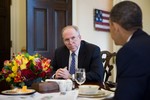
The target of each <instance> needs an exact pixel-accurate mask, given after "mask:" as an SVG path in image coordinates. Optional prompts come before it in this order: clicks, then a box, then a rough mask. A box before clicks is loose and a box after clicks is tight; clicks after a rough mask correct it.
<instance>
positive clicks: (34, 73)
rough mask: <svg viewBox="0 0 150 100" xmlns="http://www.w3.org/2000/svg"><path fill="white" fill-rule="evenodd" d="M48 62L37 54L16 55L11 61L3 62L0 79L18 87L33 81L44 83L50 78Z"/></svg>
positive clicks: (50, 70)
mask: <svg viewBox="0 0 150 100" xmlns="http://www.w3.org/2000/svg"><path fill="white" fill-rule="evenodd" d="M50 62H51V60H50V59H47V58H44V57H42V56H41V55H39V54H35V55H32V56H31V55H29V54H28V53H18V54H17V55H14V56H13V58H12V59H11V60H6V61H4V67H3V68H2V71H1V72H0V79H1V80H6V82H8V83H10V84H11V85H13V86H19V87H23V86H24V85H26V82H29V81H34V80H35V79H41V80H43V81H44V80H45V79H46V78H49V77H50V75H51V72H52V66H50Z"/></svg>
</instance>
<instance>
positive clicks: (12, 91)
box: [1, 89, 36, 95]
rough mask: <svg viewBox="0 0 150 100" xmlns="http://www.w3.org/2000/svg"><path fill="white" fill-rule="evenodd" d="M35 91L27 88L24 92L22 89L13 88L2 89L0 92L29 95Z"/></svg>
mask: <svg viewBox="0 0 150 100" xmlns="http://www.w3.org/2000/svg"><path fill="white" fill-rule="evenodd" d="M35 92H36V91H35V90H34V89H27V91H26V92H23V91H22V89H13V90H5V91H2V92H1V93H2V94H4V95H29V94H33V93H35Z"/></svg>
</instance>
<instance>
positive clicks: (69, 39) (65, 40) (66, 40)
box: [64, 36, 79, 43]
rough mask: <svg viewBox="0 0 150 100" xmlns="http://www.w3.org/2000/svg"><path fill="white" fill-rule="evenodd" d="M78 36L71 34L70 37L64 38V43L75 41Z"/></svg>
mask: <svg viewBox="0 0 150 100" xmlns="http://www.w3.org/2000/svg"><path fill="white" fill-rule="evenodd" d="M78 37H79V36H73V37H71V38H67V39H64V43H70V42H75V41H76V40H77V38H78Z"/></svg>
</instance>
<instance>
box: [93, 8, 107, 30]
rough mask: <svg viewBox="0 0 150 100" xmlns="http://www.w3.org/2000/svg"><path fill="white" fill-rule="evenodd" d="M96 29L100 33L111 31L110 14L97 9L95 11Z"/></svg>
mask: <svg viewBox="0 0 150 100" xmlns="http://www.w3.org/2000/svg"><path fill="white" fill-rule="evenodd" d="M94 14H95V15H94V27H95V30H99V31H107V32H109V31H110V27H109V12H107V11H103V10H99V9H95V10H94Z"/></svg>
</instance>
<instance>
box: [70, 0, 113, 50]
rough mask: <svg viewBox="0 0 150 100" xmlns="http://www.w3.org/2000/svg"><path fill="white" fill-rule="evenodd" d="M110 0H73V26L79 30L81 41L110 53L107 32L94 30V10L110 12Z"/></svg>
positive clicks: (110, 43)
mask: <svg viewBox="0 0 150 100" xmlns="http://www.w3.org/2000/svg"><path fill="white" fill-rule="evenodd" d="M112 2H113V1H112V0H73V24H74V25H77V26H78V27H79V29H80V33H81V36H82V39H84V40H86V41H88V42H91V43H94V44H96V45H98V46H99V47H100V48H101V50H110V51H112V49H113V48H112V46H113V44H112V39H111V38H110V33H109V32H103V31H96V30H94V25H93V24H94V18H93V17H94V12H93V11H94V9H95V8H97V9H101V10H105V11H110V9H111V7H112Z"/></svg>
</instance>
